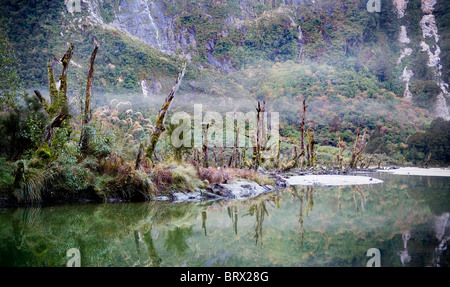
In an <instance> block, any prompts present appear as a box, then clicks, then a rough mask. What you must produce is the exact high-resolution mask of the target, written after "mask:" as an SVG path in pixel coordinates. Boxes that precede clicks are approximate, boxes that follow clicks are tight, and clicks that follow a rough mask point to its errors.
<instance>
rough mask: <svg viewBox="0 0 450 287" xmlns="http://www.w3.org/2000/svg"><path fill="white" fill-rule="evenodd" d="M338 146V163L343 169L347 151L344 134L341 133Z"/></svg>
mask: <svg viewBox="0 0 450 287" xmlns="http://www.w3.org/2000/svg"><path fill="white" fill-rule="evenodd" d="M338 147H339V152H338V154H337V156H336V157H337V164H338V166H339V169H342V163H343V161H344V151H345V147H346V146H345V142H344V141H343V140H342V136H341V135H339V143H338Z"/></svg>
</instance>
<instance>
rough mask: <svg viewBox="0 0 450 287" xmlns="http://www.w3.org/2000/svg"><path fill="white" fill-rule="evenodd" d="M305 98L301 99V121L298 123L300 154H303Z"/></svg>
mask: <svg viewBox="0 0 450 287" xmlns="http://www.w3.org/2000/svg"><path fill="white" fill-rule="evenodd" d="M306 108H307V106H306V100H303V112H302V121H301V123H300V155H301V156H304V155H305V143H304V142H305V117H306Z"/></svg>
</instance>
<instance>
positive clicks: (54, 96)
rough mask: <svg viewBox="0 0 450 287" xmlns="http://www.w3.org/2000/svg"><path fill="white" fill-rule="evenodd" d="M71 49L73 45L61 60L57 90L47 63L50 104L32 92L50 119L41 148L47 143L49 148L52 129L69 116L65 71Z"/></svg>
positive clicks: (50, 67)
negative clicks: (59, 82)
mask: <svg viewBox="0 0 450 287" xmlns="http://www.w3.org/2000/svg"><path fill="white" fill-rule="evenodd" d="M73 48H74V46H73V44H72V43H70V45H69V47H68V49H67V51H66V53H65V54H64V56H63V57H62V59H61V64H62V66H63V68H62V72H61V75H59V76H58V79H59V80H60V81H61V84H60V86H59V90H58V89H57V88H56V82H55V77H54V75H53V68H52V66H51V63H50V62H49V63H48V64H47V69H48V85H49V91H50V104H48V102H47V101H46V100H45V99H44V97H43V96H42V95H41V93H40V92H39V91H38V90H35V91H34V93H35V94H36V96H37V97H38V99H39V101H40V102H41V104H42V107H43V108H44V109H45V111H46V112H47V113H48V115H49V116H50V118H51V121H50V123H49V124H48V125H47V126H46V127H45V131H44V136H43V138H42V143H41V146H42V145H43V144H44V143H47V144H48V145H49V146H51V142H52V138H53V135H54V130H53V129H54V128H57V127H60V126H61V125H62V123H63V121H64V120H65V119H67V118H68V117H69V116H70V115H69V101H68V99H67V70H68V68H69V63H70V59H71V58H72V54H73Z"/></svg>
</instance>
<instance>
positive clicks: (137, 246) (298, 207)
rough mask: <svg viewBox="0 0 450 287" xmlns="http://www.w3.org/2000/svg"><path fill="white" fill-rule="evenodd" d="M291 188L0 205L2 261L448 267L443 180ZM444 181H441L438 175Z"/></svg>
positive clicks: (448, 200) (447, 197)
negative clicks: (131, 200)
mask: <svg viewBox="0 0 450 287" xmlns="http://www.w3.org/2000/svg"><path fill="white" fill-rule="evenodd" d="M380 176H382V177H383V178H382V179H383V180H384V183H383V184H381V185H376V186H375V185H374V186H348V187H316V186H307V187H301V186H293V187H291V188H288V189H286V190H284V191H279V192H275V193H271V194H266V195H263V196H261V197H258V198H256V199H251V200H244V201H233V200H229V201H214V202H201V203H178V204H171V203H165V202H150V203H139V204H104V205H77V206H57V207H51V208H28V209H22V208H19V209H15V210H13V209H9V210H0V265H1V266H65V264H66V262H65V260H66V257H65V253H66V251H67V250H68V249H70V248H78V249H79V250H80V252H81V265H82V266H154V267H157V266H181V265H185V266H186V265H187V266H223V265H226V266H261V265H270V266H272V265H273V266H279V265H281V266H365V265H366V262H367V257H366V252H367V250H368V249H369V248H373V247H375V248H378V249H380V250H381V254H382V258H381V259H382V261H381V263H382V266H449V252H448V250H447V245H448V241H449V240H450V220H449V217H450V215H449V210H450V208H449V207H450V190H449V183H450V180H449V179H442V178H441V179H433V180H429V179H428V178H420V177H409V178H408V177H401V176H393V175H380ZM446 180H447V181H446Z"/></svg>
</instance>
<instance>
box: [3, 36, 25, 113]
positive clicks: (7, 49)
mask: <svg viewBox="0 0 450 287" xmlns="http://www.w3.org/2000/svg"><path fill="white" fill-rule="evenodd" d="M16 68H17V58H16V55H15V53H14V50H13V49H12V48H11V45H10V43H9V41H8V40H7V38H6V37H5V35H3V33H1V31H0V108H2V109H3V108H5V107H14V106H16V105H17V103H18V101H19V100H20V98H21V97H23V94H22V93H21V91H20V78H19V76H18V74H17V70H16Z"/></svg>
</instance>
